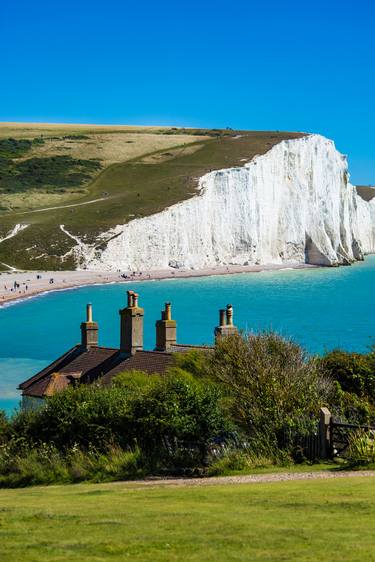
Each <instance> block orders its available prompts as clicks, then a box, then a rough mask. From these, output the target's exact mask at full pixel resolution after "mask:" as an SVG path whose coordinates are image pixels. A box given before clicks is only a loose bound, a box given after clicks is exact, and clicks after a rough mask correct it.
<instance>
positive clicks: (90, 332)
mask: <svg viewBox="0 0 375 562" xmlns="http://www.w3.org/2000/svg"><path fill="white" fill-rule="evenodd" d="M98 332H99V326H98V323H97V322H94V321H93V319H92V304H91V303H89V304H87V305H86V322H82V323H81V345H82V347H84V348H85V349H89V348H90V347H95V346H97V345H98Z"/></svg>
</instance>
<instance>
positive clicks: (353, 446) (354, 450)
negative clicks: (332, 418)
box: [347, 430, 375, 465]
mask: <svg viewBox="0 0 375 562" xmlns="http://www.w3.org/2000/svg"><path fill="white" fill-rule="evenodd" d="M347 457H348V460H349V462H351V463H352V464H354V465H368V464H373V463H375V431H368V432H366V431H364V430H358V431H357V432H356V433H354V434H352V435H351V436H350V438H349V448H348V454H347Z"/></svg>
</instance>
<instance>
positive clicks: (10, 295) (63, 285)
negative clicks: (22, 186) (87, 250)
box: [0, 264, 316, 306]
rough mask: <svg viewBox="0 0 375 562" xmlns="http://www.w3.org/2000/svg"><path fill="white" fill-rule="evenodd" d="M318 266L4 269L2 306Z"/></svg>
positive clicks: (0, 284)
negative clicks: (92, 288)
mask: <svg viewBox="0 0 375 562" xmlns="http://www.w3.org/2000/svg"><path fill="white" fill-rule="evenodd" d="M311 267H316V266H312V265H308V264H277V265H275V264H273V265H248V266H245V265H242V266H241V265H231V266H218V267H215V268H211V269H200V270H192V269H186V270H183V269H176V270H170V269H169V270H161V271H150V272H132V273H129V272H125V273H123V272H121V271H117V272H108V271H103V272H100V271H85V270H83V271H3V272H1V273H0V306H2V305H4V304H6V303H9V302H11V301H19V300H23V299H27V298H30V297H35V296H37V295H39V294H41V293H46V292H48V291H61V290H64V289H72V288H79V287H83V286H86V285H98V284H106V283H131V282H138V281H151V280H160V279H183V278H188V277H206V276H209V275H228V274H235V273H259V272H260V271H280V270H285V269H305V268H311Z"/></svg>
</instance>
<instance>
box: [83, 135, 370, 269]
mask: <svg viewBox="0 0 375 562" xmlns="http://www.w3.org/2000/svg"><path fill="white" fill-rule="evenodd" d="M348 178H349V175H348V165H347V160H346V158H345V156H343V155H342V154H340V153H339V152H338V151H337V150H336V148H335V146H334V143H333V142H332V141H331V140H328V139H326V138H324V137H322V136H320V135H309V136H306V137H303V138H301V139H297V140H289V141H283V142H280V143H279V144H277V145H276V146H274V147H273V148H272V149H271V150H270V151H269V152H267V153H266V154H264V155H262V156H258V157H255V158H254V159H253V160H251V161H250V162H248V163H247V164H245V165H244V166H242V167H238V168H229V169H224V170H219V171H213V172H210V173H208V174H206V175H204V176H203V177H202V178H201V179H200V182H199V190H198V191H197V195H196V196H194V197H193V198H191V199H188V200H186V201H183V202H181V203H178V204H176V205H173V206H171V207H169V208H167V209H165V210H164V211H163V212H160V213H157V214H155V215H151V216H149V217H146V218H142V219H135V220H133V221H131V222H129V223H128V224H125V225H118V226H116V227H115V228H113V229H112V230H111V231H109V232H107V233H104V234H103V235H102V237H101V238H102V240H103V241H105V240H108V239H109V238H112V239H111V240H109V241H108V243H107V246H106V248H105V249H104V250H103V251H98V250H96V251H94V250H93V249H91V251H89V249H88V248H87V249H86V250H85V251H82V248H81V249H80V252H81V260H82V261H81V263H83V264H84V265H85V266H86V267H87V268H88V269H96V270H98V269H100V270H103V269H105V270H117V269H121V270H123V271H129V270H130V271H133V270H137V271H139V270H142V271H147V270H160V269H167V268H170V267H182V268H194V269H202V268H208V267H214V266H217V265H229V264H241V265H250V264H280V263H285V264H288V263H310V264H319V265H339V264H344V263H350V262H352V261H354V260H358V259H362V257H363V255H364V254H367V253H374V252H375V199H373V200H372V201H370V202H366V201H364V200H363V199H362V198H361V197H360V196H359V195H358V194H357V192H356V188H355V187H354V186H353V185H351V184H350V183H349V181H348ZM77 255H78V254H77Z"/></svg>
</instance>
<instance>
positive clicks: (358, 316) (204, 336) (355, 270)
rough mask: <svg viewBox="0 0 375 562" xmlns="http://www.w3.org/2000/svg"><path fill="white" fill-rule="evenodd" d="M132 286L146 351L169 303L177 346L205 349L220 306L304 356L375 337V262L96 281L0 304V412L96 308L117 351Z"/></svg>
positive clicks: (355, 346)
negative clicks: (297, 346)
mask: <svg viewBox="0 0 375 562" xmlns="http://www.w3.org/2000/svg"><path fill="white" fill-rule="evenodd" d="M130 288H132V289H134V290H136V291H137V292H139V294H140V304H141V305H142V306H143V307H144V308H145V348H146V349H152V348H153V347H154V344H155V321H156V319H157V318H158V317H159V315H160V310H161V308H162V307H163V303H164V302H165V301H171V302H172V305H173V316H174V318H175V319H176V320H177V321H178V341H179V342H180V343H196V344H199V343H211V342H212V341H213V329H214V326H215V325H216V324H217V321H218V309H219V308H222V307H224V306H225V305H226V304H228V303H232V304H233V307H234V320H235V323H236V324H237V326H238V327H239V328H243V329H245V330H254V331H258V330H264V329H273V330H276V331H278V332H280V333H281V334H283V335H285V336H291V337H293V338H294V339H295V340H297V341H298V342H300V343H301V344H302V345H304V346H305V347H306V348H307V349H308V350H309V351H310V352H313V353H315V352H318V353H320V352H323V351H324V350H327V349H332V348H334V347H342V348H344V349H348V350H355V351H365V350H366V348H367V347H368V346H369V345H370V344H371V343H372V337H373V336H375V298H374V290H375V256H370V257H368V258H367V259H366V261H365V262H363V263H357V264H355V265H353V266H351V267H340V268H321V269H318V268H317V269H305V270H283V271H272V272H261V273H250V274H248V273H247V274H241V275H226V276H216V277H215V276H213V277H206V278H195V279H180V280H177V279H176V280H166V281H147V282H139V283H131V284H118V285H102V286H91V287H83V288H82V289H76V290H67V291H63V292H56V293H49V294H46V295H42V296H39V297H37V298H34V299H30V300H27V301H23V302H20V303H16V304H12V305H9V306H6V307H3V308H0V342H1V343H0V408H3V409H6V410H7V411H8V412H9V411H11V410H12V409H13V408H14V407H15V406H16V405H17V404H18V402H19V398H18V394H17V391H16V387H17V385H18V384H19V383H20V382H21V381H22V380H25V379H26V378H27V377H29V376H30V375H31V374H33V373H35V372H37V371H38V370H40V369H41V368H42V367H43V366H45V365H46V364H48V362H50V361H51V360H52V359H54V358H56V357H57V356H58V355H59V354H61V353H62V352H64V351H65V350H67V349H68V348H70V347H72V346H73V345H74V344H76V343H77V342H78V341H79V339H80V327H79V325H80V322H81V321H82V320H84V316H85V305H86V303H87V302H92V304H93V309H94V318H95V320H97V321H98V322H99V338H100V344H102V345H108V346H117V345H118V342H119V314H118V310H119V309H120V308H122V307H123V306H124V305H125V301H126V298H125V292H126V290H127V289H130Z"/></svg>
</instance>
